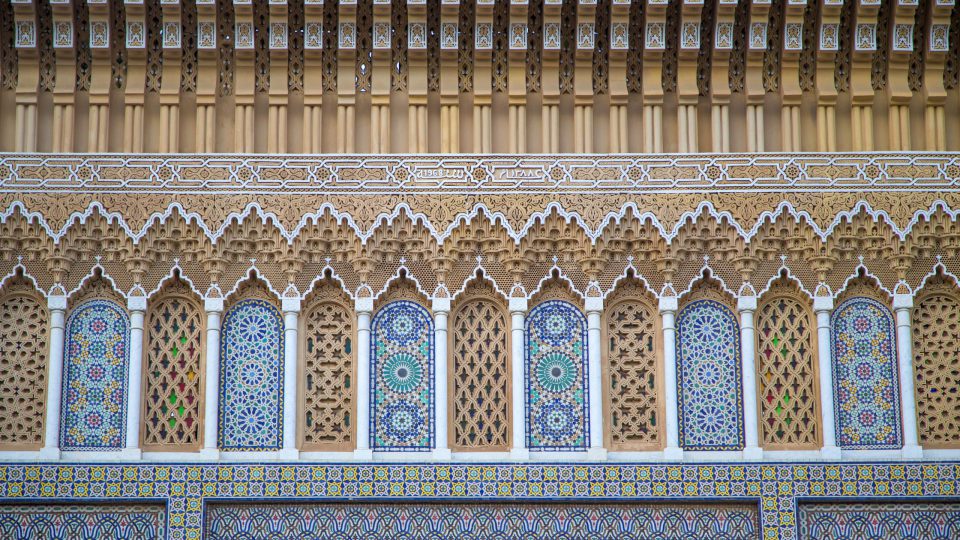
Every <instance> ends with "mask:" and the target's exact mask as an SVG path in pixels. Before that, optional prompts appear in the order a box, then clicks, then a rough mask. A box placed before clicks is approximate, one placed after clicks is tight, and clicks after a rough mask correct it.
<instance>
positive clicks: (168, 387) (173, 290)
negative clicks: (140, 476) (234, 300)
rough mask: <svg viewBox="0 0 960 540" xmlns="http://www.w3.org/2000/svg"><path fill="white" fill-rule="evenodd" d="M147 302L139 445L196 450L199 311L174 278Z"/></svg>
mask: <svg viewBox="0 0 960 540" xmlns="http://www.w3.org/2000/svg"><path fill="white" fill-rule="evenodd" d="M148 307H149V314H148V321H147V326H146V332H147V342H146V346H145V347H144V357H145V364H144V368H143V372H144V374H143V377H144V385H143V411H144V412H143V427H142V430H143V432H142V434H141V436H142V438H143V448H144V449H145V450H179V451H192V450H197V449H199V446H200V426H201V423H202V415H201V411H202V410H203V409H202V406H201V399H200V396H201V395H202V389H203V364H202V361H201V358H203V350H204V346H203V319H202V315H203V312H202V310H201V308H200V304H199V303H198V302H197V301H196V299H195V298H194V297H193V296H192V293H191V291H190V289H189V287H187V286H186V285H185V284H184V283H183V282H182V281H180V280H176V281H174V282H172V283H170V284H168V285H166V286H165V287H164V290H163V292H162V293H161V295H160V296H158V297H157V299H156V300H152V301H151V302H150V304H149V306H148Z"/></svg>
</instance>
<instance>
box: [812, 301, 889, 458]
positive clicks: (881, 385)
mask: <svg viewBox="0 0 960 540" xmlns="http://www.w3.org/2000/svg"><path fill="white" fill-rule="evenodd" d="M830 330H831V336H832V341H833V394H834V408H835V410H836V418H837V420H836V421H837V441H838V443H839V445H840V446H841V447H843V448H866V449H871V448H878V449H883V448H900V447H901V446H902V439H901V428H900V391H899V381H898V380H897V356H896V354H897V352H896V334H895V333H894V332H895V330H894V325H893V317H892V316H891V314H890V310H889V309H888V308H887V307H886V306H884V305H883V304H881V303H880V302H878V301H876V300H874V299H872V298H864V297H854V298H850V299H849V300H847V301H845V302H843V303H842V304H840V306H839V307H837V309H836V311H834V313H833V316H832V317H831V324H830Z"/></svg>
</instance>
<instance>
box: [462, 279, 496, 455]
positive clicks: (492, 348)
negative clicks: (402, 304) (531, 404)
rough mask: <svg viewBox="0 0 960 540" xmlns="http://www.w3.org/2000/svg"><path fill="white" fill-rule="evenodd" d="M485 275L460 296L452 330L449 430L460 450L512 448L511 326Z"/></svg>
mask: <svg viewBox="0 0 960 540" xmlns="http://www.w3.org/2000/svg"><path fill="white" fill-rule="evenodd" d="M505 308H506V306H505V302H504V301H503V299H502V298H501V297H499V296H498V295H497V292H496V291H495V290H494V289H493V287H492V286H490V284H489V283H487V282H485V281H476V282H473V283H471V284H470V285H469V286H468V287H467V289H466V290H465V291H464V292H463V295H462V296H461V297H460V298H458V302H457V306H456V309H455V310H454V312H453V317H452V318H451V320H452V321H453V324H452V326H451V331H450V370H449V385H450V390H449V396H450V400H449V401H450V408H449V411H450V413H449V416H450V434H451V436H452V439H453V441H452V444H451V447H452V448H453V449H455V450H460V451H463V450H467V451H469V450H483V451H506V450H509V449H510V442H511V441H510V421H509V418H510V398H509V397H508V396H510V345H509V336H510V326H509V323H508V322H507V315H506V309H505Z"/></svg>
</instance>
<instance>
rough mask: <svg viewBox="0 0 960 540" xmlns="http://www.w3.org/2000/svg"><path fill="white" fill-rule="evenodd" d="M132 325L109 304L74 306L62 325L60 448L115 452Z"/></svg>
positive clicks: (121, 439)
mask: <svg viewBox="0 0 960 540" xmlns="http://www.w3.org/2000/svg"><path fill="white" fill-rule="evenodd" d="M129 341H130V325H129V321H128V319H127V314H126V312H125V311H124V310H123V309H122V308H121V307H120V306H118V305H117V304H115V303H113V302H111V301H108V300H90V301H88V302H85V303H83V304H81V305H79V306H77V307H76V308H75V309H74V310H73V312H72V313H71V314H70V318H69V319H68V320H67V325H66V346H65V358H64V375H63V411H62V413H61V417H62V422H61V427H60V430H61V433H60V447H61V448H62V449H64V450H103V449H119V448H121V447H122V446H123V444H124V433H125V431H126V413H127V409H126V403H127V365H128V363H129V362H128V359H129V350H128V343H129Z"/></svg>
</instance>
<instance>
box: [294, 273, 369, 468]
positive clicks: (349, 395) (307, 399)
mask: <svg viewBox="0 0 960 540" xmlns="http://www.w3.org/2000/svg"><path fill="white" fill-rule="evenodd" d="M312 296H313V300H312V303H311V305H310V306H309V307H308V309H307V310H305V311H304V317H303V335H302V338H301V343H302V345H301V350H302V351H303V352H302V355H303V366H304V374H303V379H302V388H303V391H302V392H301V394H302V397H301V400H302V410H303V421H302V424H301V425H302V426H303V443H304V444H303V449H305V450H352V449H353V446H354V434H355V433H356V425H355V419H356V414H355V413H354V393H355V384H354V381H355V380H356V375H355V372H356V366H355V363H354V358H355V353H354V339H353V335H354V330H353V320H354V317H353V311H352V310H351V309H350V308H349V307H347V304H346V302H345V301H344V300H343V298H342V297H343V293H342V291H341V290H340V289H339V288H336V287H334V286H333V285H331V284H324V286H321V287H318V288H317V289H314V292H313V293H312Z"/></svg>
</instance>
